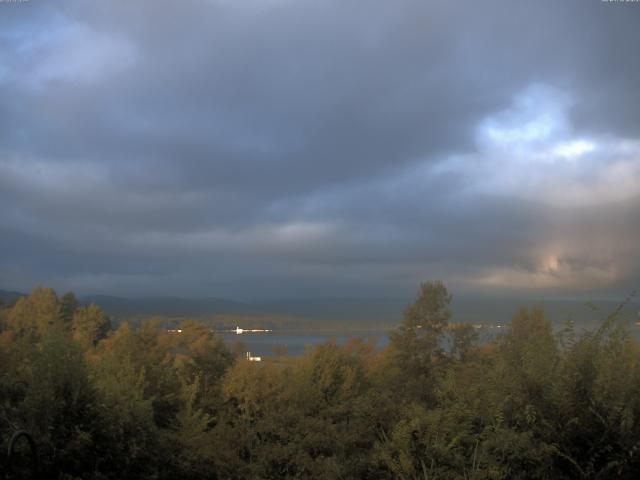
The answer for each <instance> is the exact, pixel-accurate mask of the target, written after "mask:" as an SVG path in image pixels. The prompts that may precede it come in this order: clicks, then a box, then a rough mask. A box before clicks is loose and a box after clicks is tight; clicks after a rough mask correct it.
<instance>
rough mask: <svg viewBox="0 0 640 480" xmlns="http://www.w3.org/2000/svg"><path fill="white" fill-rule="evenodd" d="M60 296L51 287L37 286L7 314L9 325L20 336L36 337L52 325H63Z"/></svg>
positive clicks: (42, 334) (40, 335)
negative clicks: (59, 307) (59, 304)
mask: <svg viewBox="0 0 640 480" xmlns="http://www.w3.org/2000/svg"><path fill="white" fill-rule="evenodd" d="M58 312H59V309H58V297H57V295H56V292H55V291H54V290H53V289H51V288H43V287H37V288H35V289H34V290H33V292H31V295H29V296H28V297H21V298H20V299H19V300H18V301H17V302H16V304H15V305H14V306H13V308H11V310H10V311H9V313H8V315H7V326H8V328H9V329H10V330H12V331H13V332H14V333H15V334H16V335H17V336H19V337H30V338H32V339H36V338H39V337H42V336H44V334H45V333H46V332H47V330H49V329H50V328H51V327H53V326H55V325H61V324H62V321H61V319H60V316H59V315H58Z"/></svg>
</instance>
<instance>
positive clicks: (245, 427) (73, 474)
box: [0, 282, 640, 479]
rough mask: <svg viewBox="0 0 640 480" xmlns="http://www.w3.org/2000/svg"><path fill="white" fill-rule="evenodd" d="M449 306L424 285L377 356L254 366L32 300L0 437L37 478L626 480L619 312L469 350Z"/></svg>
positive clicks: (638, 394)
mask: <svg viewBox="0 0 640 480" xmlns="http://www.w3.org/2000/svg"><path fill="white" fill-rule="evenodd" d="M450 299H451V297H450V295H449V293H448V292H447V289H446V288H445V286H444V285H443V284H442V283H439V282H427V283H425V284H423V285H422V286H421V289H420V292H419V294H418V297H417V299H416V302H415V303H414V304H412V305H410V306H409V307H408V308H407V310H406V311H405V317H404V321H403V322H402V324H401V325H400V326H399V327H398V328H397V329H396V330H395V331H394V332H393V333H392V334H391V338H390V345H389V347H387V348H385V349H382V350H379V349H376V348H374V347H373V346H372V345H369V344H365V343H363V342H361V341H358V340H353V341H351V342H350V343H348V344H347V345H344V346H337V345H335V344H332V343H327V344H324V345H320V346H318V347H316V348H314V349H312V350H309V351H308V352H307V353H306V354H305V355H304V356H302V357H295V358H293V357H286V356H284V357H277V358H272V359H267V361H264V362H262V363H254V362H248V361H246V360H244V359H243V358H242V357H241V356H238V357H236V356H235V355H234V354H232V353H231V352H230V351H229V350H228V349H227V347H226V346H225V345H224V344H223V342H222V340H221V339H220V338H219V337H218V336H216V335H215V334H214V333H212V332H211V331H210V329H209V328H208V327H206V326H204V325H202V324H200V323H198V322H195V321H185V322H184V323H183V324H182V325H181V327H180V328H181V329H182V333H181V334H171V333H167V331H166V330H164V329H162V328H160V325H159V324H158V323H157V322H156V323H154V322H148V323H146V324H144V325H142V326H141V327H139V328H133V327H131V326H130V325H128V324H126V323H125V324H123V325H121V326H120V327H119V328H118V329H117V330H112V329H111V328H110V323H109V319H108V318H107V317H106V316H105V315H104V313H103V312H102V311H101V310H100V308H99V307H97V306H95V305H89V306H80V305H79V304H78V301H77V300H76V299H75V297H74V296H73V294H65V295H63V296H62V297H58V296H57V295H56V293H55V292H54V291H53V290H51V289H46V288H38V289H36V290H34V291H33V292H32V293H31V295H30V296H28V297H24V298H20V299H19V300H18V301H17V302H16V303H15V304H13V305H7V306H4V307H1V308H0V434H2V437H3V439H4V441H5V443H6V440H7V435H9V434H10V433H11V432H13V431H15V430H17V429H21V428H23V429H26V430H28V431H29V432H31V433H32V435H33V437H34V438H35V439H36V442H37V447H38V452H39V456H40V458H41V469H42V471H43V478H64V479H73V478H82V479H125V478H132V479H182V478H184V479H204V478H207V479H211V478H221V479H226V478H229V479H267V478H327V479H331V478H336V479H339V478H341V479H349V478H353V479H367V478H371V479H384V478H404V479H410V478H411V479H418V478H419V479H427V478H428V479H438V478H439V479H517V478H532V479H534V478H558V479H563V478H565V479H568V478H584V479H596V478H629V479H630V478H637V476H638V475H639V474H640V452H639V451H638V449H639V448H640V346H639V345H638V343H637V342H636V340H635V339H634V338H633V337H632V336H631V335H630V334H629V328H628V326H626V325H625V324H624V322H622V321H620V319H619V318H618V317H619V315H618V313H619V312H614V313H613V314H612V315H610V316H608V317H606V318H604V319H603V323H602V325H601V326H600V328H599V329H597V330H595V331H591V332H586V333H580V334H577V333H576V332H575V331H574V328H573V327H572V325H571V324H567V325H566V328H565V329H564V330H563V331H561V332H557V333H555V332H554V331H553V330H552V328H551V324H550V322H549V321H548V320H547V319H546V318H545V315H544V312H543V311H541V310H538V309H534V310H532V311H528V310H521V311H519V312H517V314H516V315H515V316H514V318H513V321H512V322H511V324H510V325H509V326H508V327H507V328H506V330H505V332H504V334H503V335H501V336H500V337H498V338H496V339H495V340H494V341H491V342H490V343H488V344H484V345H478V344H477V336H476V335H475V331H474V329H473V328H472V327H471V326H469V325H455V324H451V323H450V319H451V318H452V313H451V311H450V310H449V302H450ZM2 447H3V450H4V448H5V447H6V445H3V446H2Z"/></svg>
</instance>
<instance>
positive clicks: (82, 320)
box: [71, 303, 111, 349]
mask: <svg viewBox="0 0 640 480" xmlns="http://www.w3.org/2000/svg"><path fill="white" fill-rule="evenodd" d="M110 329H111V321H110V320H109V317H107V316H106V315H105V313H104V312H103V311H102V309H101V308H100V307H99V306H98V305H96V304H94V303H92V304H91V305H88V306H86V307H82V308H79V309H77V310H76V311H75V313H74V314H73V321H72V325H71V330H72V332H73V339H74V340H76V341H78V342H80V345H82V347H83V348H85V349H87V348H90V347H94V346H95V345H96V344H97V343H98V341H99V340H101V339H103V338H105V337H106V336H107V332H109V330H110Z"/></svg>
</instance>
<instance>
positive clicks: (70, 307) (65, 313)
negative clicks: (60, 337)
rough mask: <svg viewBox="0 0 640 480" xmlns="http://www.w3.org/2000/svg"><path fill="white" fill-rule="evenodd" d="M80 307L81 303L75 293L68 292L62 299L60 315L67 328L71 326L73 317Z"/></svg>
mask: <svg viewBox="0 0 640 480" xmlns="http://www.w3.org/2000/svg"><path fill="white" fill-rule="evenodd" d="M79 307H80V302H78V299H77V298H76V296H75V294H74V293H73V292H67V293H65V294H64V295H62V296H61V297H60V301H59V307H58V308H59V312H58V313H59V316H60V319H61V320H62V322H63V323H64V325H65V327H70V326H71V322H72V320H73V315H74V313H75V312H76V310H77V309H78V308H79Z"/></svg>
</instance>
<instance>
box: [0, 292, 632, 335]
mask: <svg viewBox="0 0 640 480" xmlns="http://www.w3.org/2000/svg"><path fill="white" fill-rule="evenodd" d="M24 295H25V294H24V293H21V292H16V291H9V290H0V300H2V301H3V302H4V303H5V304H7V303H11V302H13V301H15V300H16V299H18V298H20V297H21V296H24ZM622 300H623V299H621V300H620V301H622ZM80 301H81V303H83V304H85V305H86V304H89V303H96V304H97V305H100V307H102V309H103V310H104V311H105V312H106V313H107V314H108V315H110V316H112V317H114V318H116V319H125V318H131V317H148V316H153V315H158V316H168V317H197V318H208V319H213V318H214V317H218V319H221V318H222V316H226V317H225V322H231V323H233V322H234V321H235V318H233V317H234V316H235V317H238V318H239V317H241V316H247V317H251V319H250V320H251V321H254V319H255V318H256V317H265V316H273V317H279V319H280V320H279V321H284V320H282V319H283V318H284V319H288V320H287V321H288V323H296V324H298V321H300V322H302V321H303V320H304V323H306V324H309V325H316V326H317V325H320V324H341V325H352V326H354V327H360V326H366V325H377V326H380V325H387V326H392V325H397V324H398V323H399V322H400V321H401V320H402V313H403V311H404V308H405V307H406V306H407V305H408V304H409V303H411V301H412V299H398V298H396V299H393V298H392V299H385V298H370V299H367V298H338V299H336V298H319V299H283V300H273V301H260V302H239V301H234V300H228V299H222V298H180V297H147V298H126V297H117V296H111V295H89V296H83V297H80ZM620 301H611V300H604V301H595V302H594V303H595V305H596V306H597V308H598V310H599V311H600V313H598V312H596V311H594V310H593V309H592V308H590V307H588V306H587V305H586V302H584V301H582V300H531V299H508V298H501V299H498V298H496V299H487V298H476V299H473V298H460V297H456V296H454V300H453V304H452V306H451V308H452V311H453V317H452V321H453V322H467V323H482V324H496V325H497V324H506V323H508V322H509V321H510V320H511V318H513V315H514V314H515V313H516V311H517V310H518V309H519V308H531V307H533V306H536V305H537V306H541V307H542V308H544V310H545V312H546V314H547V317H548V318H549V319H550V320H551V321H552V322H553V323H554V324H555V325H556V326H560V325H561V324H562V323H563V322H564V321H565V320H566V319H568V318H572V319H573V320H574V321H575V322H576V324H577V325H580V326H585V327H587V326H589V327H593V326H594V325H596V324H597V323H598V322H599V321H600V320H601V318H602V317H603V316H606V315H607V314H609V313H610V312H612V311H613V310H615V309H616V307H617V306H618V305H619V304H620ZM625 315H626V316H627V318H630V319H634V320H640V299H634V301H633V302H630V303H629V305H627V307H626V308H625ZM274 321H275V320H274ZM241 323H242V322H241Z"/></svg>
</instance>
